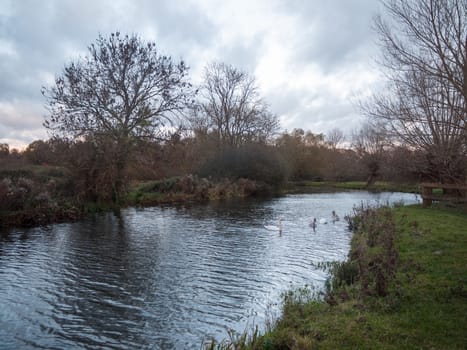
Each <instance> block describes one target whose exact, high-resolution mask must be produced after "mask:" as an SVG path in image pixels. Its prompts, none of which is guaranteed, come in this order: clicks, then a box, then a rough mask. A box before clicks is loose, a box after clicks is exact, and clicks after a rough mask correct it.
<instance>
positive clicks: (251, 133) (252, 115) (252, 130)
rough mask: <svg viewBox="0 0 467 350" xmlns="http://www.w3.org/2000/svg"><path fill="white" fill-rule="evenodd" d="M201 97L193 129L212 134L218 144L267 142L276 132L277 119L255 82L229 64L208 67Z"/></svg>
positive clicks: (232, 144) (214, 64)
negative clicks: (201, 129) (261, 96)
mask: <svg viewBox="0 0 467 350" xmlns="http://www.w3.org/2000/svg"><path fill="white" fill-rule="evenodd" d="M200 94H201V97H202V99H203V100H202V101H201V103H200V106H199V109H198V110H197V112H198V114H197V115H196V117H195V118H193V119H194V123H195V127H198V128H204V129H206V130H210V131H211V132H213V133H215V134H216V135H217V138H218V141H219V143H220V144H221V145H228V146H233V147H238V146H240V145H242V144H244V143H247V142H251V141H266V140H267V139H269V138H270V137H271V136H272V135H273V134H274V133H275V132H276V131H277V128H278V118H277V116H276V115H274V114H272V113H271V112H270V111H269V110H268V106H267V105H266V104H265V103H264V101H263V100H262V99H261V98H260V96H259V93H258V88H257V86H256V84H255V79H254V78H253V77H250V76H249V75H248V74H246V73H245V72H242V71H240V70H238V69H236V68H234V67H233V66H231V65H228V64H224V63H213V64H210V65H209V66H207V67H206V69H205V76H204V83H203V85H202V87H201V93H200Z"/></svg>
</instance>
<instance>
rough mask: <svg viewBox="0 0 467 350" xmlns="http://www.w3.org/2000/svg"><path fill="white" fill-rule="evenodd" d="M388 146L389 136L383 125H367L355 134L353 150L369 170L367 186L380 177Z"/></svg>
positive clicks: (353, 136)
mask: <svg viewBox="0 0 467 350" xmlns="http://www.w3.org/2000/svg"><path fill="white" fill-rule="evenodd" d="M388 146H389V139H388V135H387V133H386V132H385V130H384V128H383V127H382V125H381V124H370V123H366V124H364V125H363V126H362V127H361V128H360V129H359V130H357V131H355V132H354V133H353V135H352V148H353V149H354V150H355V152H356V153H357V155H358V157H359V158H360V160H361V162H362V163H363V165H364V166H365V168H366V170H367V186H370V185H372V184H373V183H374V182H375V180H376V178H377V177H378V176H379V174H380V169H381V165H382V161H383V158H384V154H385V150H386V148H387V147H388Z"/></svg>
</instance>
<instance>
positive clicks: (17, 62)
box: [0, 0, 381, 147]
mask: <svg viewBox="0 0 467 350" xmlns="http://www.w3.org/2000/svg"><path fill="white" fill-rule="evenodd" d="M379 7H380V6H379V4H378V1H376V0H264V1H263V0H232V1H227V0H225V1H222V0H217V1H215V0H167V1H162V0H79V1H78V0H0V143H4V142H6V143H9V144H10V147H23V146H24V145H27V144H28V143H30V142H31V141H33V140H36V139H45V138H47V137H48V135H47V132H46V130H45V129H44V128H43V127H42V123H43V121H44V117H45V116H46V114H47V111H46V109H45V107H44V102H45V100H44V98H43V96H42V95H41V92H40V90H41V87H42V86H50V85H52V84H53V82H54V78H55V76H56V75H60V74H61V72H62V70H63V67H64V66H65V65H66V64H68V63H70V62H71V61H72V60H76V59H77V58H78V57H79V56H83V55H86V51H87V47H88V46H89V45H90V44H91V43H93V42H94V41H95V39H96V38H97V36H98V35H99V34H103V35H104V36H107V35H108V34H110V33H112V32H115V31H120V32H121V33H122V34H138V35H139V36H141V37H142V38H143V39H145V40H151V41H155V42H156V44H157V46H158V48H159V51H160V52H162V53H166V54H168V55H170V56H172V57H173V58H174V59H176V60H178V59H180V58H181V59H183V60H185V62H186V63H187V64H188V65H189V66H190V73H191V77H192V80H193V82H194V83H199V81H200V78H201V76H202V72H203V68H204V66H205V65H206V64H207V63H209V62H213V61H218V62H225V63H229V64H232V65H234V66H235V67H237V68H240V69H242V70H245V71H247V72H248V73H250V74H252V75H254V76H255V77H256V79H257V83H258V86H259V88H260V91H261V93H262V96H263V97H264V99H265V100H266V102H267V103H268V104H269V105H270V109H271V111H272V112H274V113H276V114H277V115H278V116H279V117H280V121H281V127H282V129H283V130H285V129H287V130H289V131H290V130H292V129H293V128H302V129H305V130H311V131H312V132H314V133H321V132H322V133H326V132H328V131H330V130H331V129H333V128H340V129H341V130H342V131H344V133H350V132H351V131H352V130H354V129H355V128H357V127H358V126H359V124H360V123H361V122H362V120H363V117H362V116H361V115H360V113H359V110H358V108H357V106H356V105H357V102H358V100H361V99H364V98H365V96H368V94H369V93H370V91H371V89H372V88H375V87H376V86H377V85H378V84H380V80H381V77H380V75H379V73H378V69H377V65H376V64H375V58H376V57H377V55H378V49H377V46H376V38H375V34H374V32H373V31H372V29H371V26H372V17H373V16H374V15H375V14H376V13H377V12H378V11H379Z"/></svg>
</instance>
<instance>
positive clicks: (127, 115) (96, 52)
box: [43, 32, 191, 200]
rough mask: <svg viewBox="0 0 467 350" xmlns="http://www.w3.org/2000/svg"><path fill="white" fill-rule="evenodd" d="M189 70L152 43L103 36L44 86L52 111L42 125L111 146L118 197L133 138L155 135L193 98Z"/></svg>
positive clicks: (136, 39)
mask: <svg viewBox="0 0 467 350" xmlns="http://www.w3.org/2000/svg"><path fill="white" fill-rule="evenodd" d="M187 73H188V68H187V66H186V65H185V63H184V62H183V61H180V62H179V63H173V62H172V59H171V57H169V56H164V55H160V54H159V53H158V52H157V50H156V46H155V44H154V43H152V42H147V43H146V42H144V41H142V40H141V39H140V38H139V37H137V36H135V35H133V36H121V35H120V34H119V33H118V32H117V33H114V34H111V35H110V36H109V37H103V36H99V37H98V39H97V40H96V43H95V44H92V45H91V46H90V47H89V52H88V55H87V56H86V57H84V58H83V59H80V60H78V61H76V62H72V63H71V64H69V65H67V66H66V67H65V68H64V71H63V74H62V75H61V76H59V77H58V78H56V80H55V85H54V86H53V87H51V88H44V89H43V94H44V96H45V98H46V100H47V105H48V108H49V111H50V117H48V118H47V119H46V121H45V124H44V125H45V126H46V127H47V128H48V129H49V130H51V131H52V132H53V133H54V134H58V135H64V136H67V137H71V138H73V139H76V140H81V139H83V138H84V137H89V138H90V139H92V142H94V143H95V147H97V148H98V147H100V145H99V144H100V143H103V144H105V145H106V149H109V150H113V152H114V153H113V154H108V157H110V158H111V159H112V167H113V168H114V169H115V171H116V173H115V174H114V175H113V176H112V177H110V178H111V179H112V186H111V188H112V191H113V196H112V197H113V200H118V197H119V195H120V193H121V192H122V190H123V189H124V187H125V184H126V183H125V168H126V165H127V162H128V158H129V156H130V152H131V149H132V147H133V145H134V143H135V142H136V141H137V140H139V139H151V138H154V137H155V135H156V133H157V132H158V131H160V130H161V128H162V127H163V126H164V125H167V123H169V124H171V123H173V122H174V117H176V116H178V115H179V113H180V111H182V110H183V109H184V108H185V107H186V104H187V103H189V101H190V99H191V89H190V84H189V83H188V81H187ZM109 142H111V143H114V147H109Z"/></svg>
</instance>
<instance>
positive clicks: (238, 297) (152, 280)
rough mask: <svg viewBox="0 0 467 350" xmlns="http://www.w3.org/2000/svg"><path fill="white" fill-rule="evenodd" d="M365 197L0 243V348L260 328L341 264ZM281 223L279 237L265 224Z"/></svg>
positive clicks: (50, 231) (146, 216)
mask: <svg viewBox="0 0 467 350" xmlns="http://www.w3.org/2000/svg"><path fill="white" fill-rule="evenodd" d="M400 199H404V200H405V201H406V202H413V201H414V197H413V196H408V195H403V194H386V195H374V194H369V193H366V192H354V193H341V194H316V195H295V196H287V197H283V198H278V199H272V200H269V201H239V202H229V203H215V204H210V205H207V206H192V207H181V208H146V209H135V208H130V209H127V210H124V211H123V212H122V214H121V216H119V217H117V216H115V215H113V214H105V215H100V216H96V217H93V218H89V219H86V220H84V221H82V222H78V223H73V224H59V225H52V226H50V227H49V228H47V229H31V230H18V231H14V232H10V233H8V234H2V235H1V236H0V279H1V281H2V283H1V284H0V348H2V349H18V348H21V349H37V348H39V349H40V348H44V349H62V348H67V349H82V348H87V349H128V348H139V349H159V348H164V349H170V348H177V349H187V348H194V349H199V348H200V345H201V343H202V341H203V339H209V338H211V337H214V338H217V339H222V338H224V337H226V336H227V332H226V330H227V329H228V328H232V329H234V330H236V331H239V332H242V331H244V330H245V329H248V327H252V326H253V324H257V325H259V326H260V327H264V325H265V323H266V321H267V318H268V317H269V316H268V315H271V313H277V312H279V310H280V302H281V295H282V293H284V292H286V291H287V290H289V289H290V288H295V287H302V286H304V285H311V286H314V287H316V288H322V286H323V285H324V281H325V279H326V277H327V275H326V273H325V272H323V271H322V270H318V269H316V268H315V267H314V266H315V264H316V263H318V262H324V261H333V260H343V259H345V258H346V255H347V252H348V247H349V240H350V234H349V232H348V231H347V229H346V225H345V222H344V221H343V220H342V221H338V222H334V223H332V222H330V223H329V224H327V225H318V227H317V228H316V230H313V229H312V228H310V226H309V223H310V221H311V220H312V218H313V217H327V218H328V220H330V214H331V212H332V210H335V211H336V212H337V213H338V214H339V216H340V217H343V216H344V215H345V214H348V213H350V212H351V209H352V206H353V205H354V204H358V203H359V202H361V201H364V202H365V201H373V202H374V201H379V202H382V203H384V202H385V201H399V200H400ZM279 218H283V226H284V229H283V232H282V234H279V233H278V232H273V231H268V230H266V229H265V228H264V225H265V224H273V225H275V224H277V222H278V220H279Z"/></svg>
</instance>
